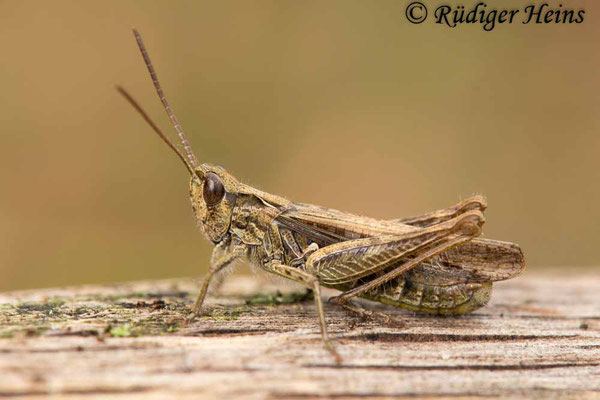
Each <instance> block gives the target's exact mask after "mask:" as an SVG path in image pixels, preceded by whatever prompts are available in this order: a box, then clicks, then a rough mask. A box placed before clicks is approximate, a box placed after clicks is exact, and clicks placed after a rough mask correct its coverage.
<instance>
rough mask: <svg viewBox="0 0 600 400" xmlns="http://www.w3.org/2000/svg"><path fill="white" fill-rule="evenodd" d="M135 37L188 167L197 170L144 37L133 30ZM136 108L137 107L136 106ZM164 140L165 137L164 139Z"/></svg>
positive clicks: (196, 163)
mask: <svg viewBox="0 0 600 400" xmlns="http://www.w3.org/2000/svg"><path fill="white" fill-rule="evenodd" d="M133 35H134V36H135V40H136V41H137V45H138V47H139V48H140V52H141V53H142V57H144V62H145V63H146V68H148V72H150V77H151V78H152V83H153V84H154V88H155V89H156V93H157V94H158V97H159V98H160V101H161V102H162V104H163V107H164V108H165V111H166V112H167V115H168V116H169V119H170V120H171V123H173V127H174V128H175V130H176V131H177V135H178V136H179V140H181V144H183V148H184V149H185V152H186V153H187V158H188V161H189V165H188V163H186V165H188V167H189V166H190V165H191V166H192V167H193V168H196V167H197V166H198V160H197V159H196V156H195V155H194V152H193V151H192V148H191V146H190V143H189V142H188V140H187V138H186V136H185V134H184V133H183V130H182V129H181V126H180V125H179V121H177V117H175V114H174V113H173V110H171V106H170V105H169V102H168V101H167V98H166V97H165V94H164V93H163V90H162V88H161V86H160V83H159V82H158V78H157V76H156V71H155V70H154V67H153V66H152V62H151V61H150V56H149V55H148V52H147V51H146V46H144V42H143V41H142V37H141V36H140V33H139V32H138V31H137V29H135V28H133ZM121 94H123V95H125V94H124V93H123V92H121ZM125 97H128V96H125ZM130 102H131V101H130ZM132 104H135V102H133V103H132ZM134 107H136V106H135V105H134ZM138 107H139V106H137V107H136V109H138ZM138 111H140V109H138ZM144 114H145V113H142V116H144ZM146 121H148V119H146ZM162 136H163V135H161V137H162ZM163 139H164V137H163ZM170 146H171V147H172V146H173V145H172V144H171V145H170Z"/></svg>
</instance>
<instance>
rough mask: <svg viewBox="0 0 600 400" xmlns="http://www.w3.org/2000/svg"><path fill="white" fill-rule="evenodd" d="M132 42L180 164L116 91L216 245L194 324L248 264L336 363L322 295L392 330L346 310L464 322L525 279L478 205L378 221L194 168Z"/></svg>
mask: <svg viewBox="0 0 600 400" xmlns="http://www.w3.org/2000/svg"><path fill="white" fill-rule="evenodd" d="M133 33H134V35H135V38H136V41H137V44H138V47H139V49H140V51H141V53H142V56H143V58H144V61H145V63H146V67H147V68H148V71H149V72H150V76H151V78H152V81H153V83H154V86H155V88H156V91H157V93H158V96H159V98H160V100H161V102H162V104H163V106H164V108H165V110H166V112H167V114H168V116H169V118H170V119H171V122H172V123H173V126H174V128H175V130H176V131H177V134H178V136H179V139H180V141H181V144H182V145H183V148H184V150H185V155H184V154H183V153H182V152H181V151H179V150H178V149H177V148H176V147H175V145H173V144H172V143H171V142H170V141H169V139H168V138H167V137H166V135H165V134H164V133H163V132H162V131H161V130H160V129H159V128H158V127H157V125H156V124H155V123H154V122H153V121H152V120H151V119H150V117H149V116H148V115H147V114H146V112H145V111H144V110H143V109H142V108H141V107H140V106H139V104H138V103H137V102H136V101H135V100H134V99H133V98H132V97H131V96H130V95H129V94H128V93H127V92H126V91H125V90H124V89H123V88H120V87H118V88H117V89H118V90H119V92H120V93H121V94H122V95H123V96H124V97H125V98H126V99H127V100H128V101H129V103H131V104H132V105H133V107H134V108H135V109H136V110H137V111H138V112H139V113H140V114H141V116H142V117H143V118H144V119H145V120H146V121H147V122H148V123H149V124H150V126H151V127H152V128H153V129H154V131H156V133H158V135H159V136H160V137H161V138H162V139H163V140H164V141H165V143H166V144H167V145H168V146H169V147H170V148H171V149H172V150H173V151H174V152H175V153H176V154H177V155H178V156H179V158H180V159H181V160H182V161H183V164H184V165H185V167H186V168H187V169H188V171H189V173H190V176H191V179H190V195H191V201H192V207H193V209H194V213H195V215H196V218H197V220H198V222H199V226H200V228H201V230H202V231H203V232H204V234H205V235H206V237H207V238H208V239H209V240H210V241H211V242H213V244H214V245H215V248H214V251H213V254H212V257H211V266H210V269H209V272H208V274H207V275H206V276H205V277H204V279H203V281H202V286H201V289H200V294H199V295H198V298H197V300H196V303H195V304H194V307H193V313H192V319H193V318H194V317H195V316H197V315H198V314H199V313H200V310H201V307H202V303H203V301H204V298H205V296H206V293H207V291H208V287H209V284H210V282H211V279H212V278H213V277H214V276H215V275H216V274H218V273H219V271H221V270H223V269H224V268H225V267H226V266H228V265H229V264H231V263H232V262H233V261H235V260H237V259H241V258H246V259H248V260H249V261H250V262H251V263H252V264H253V265H255V266H258V267H260V268H262V269H264V270H266V271H268V272H271V273H274V274H277V275H280V276H282V277H285V278H288V279H291V280H294V281H296V282H299V283H301V284H303V285H305V286H307V287H308V288H309V289H311V290H312V291H313V292H314V299H315V305H316V308H317V312H318V316H319V325H320V328H321V335H322V339H323V343H324V344H325V346H326V348H327V349H329V350H330V351H331V352H332V353H333V354H334V355H335V356H336V358H338V356H337V353H336V352H335V350H334V347H333V346H332V344H331V342H330V339H329V337H328V335H327V326H326V324H325V314H324V312H323V304H322V302H321V296H320V286H324V287H327V288H332V289H337V290H340V291H342V293H341V294H339V295H338V296H335V297H332V298H330V299H329V301H331V302H333V303H335V304H338V305H340V306H342V307H344V308H345V309H347V310H350V311H353V312H356V313H359V314H360V315H363V316H378V317H382V318H384V319H386V320H387V321H388V322H389V321H390V320H389V319H388V318H389V317H387V316H385V315H383V314H376V313H374V312H372V311H368V310H366V309H364V308H361V307H359V306H357V305H354V304H351V303H350V301H351V300H352V299H354V298H355V297H362V298H365V299H368V300H372V301H377V302H381V303H385V304H390V305H394V306H399V307H403V308H406V309H409V310H412V311H417V312H425V313H431V314H466V313H469V312H471V311H473V310H476V309H478V308H480V307H482V306H484V305H485V304H487V302H488V301H489V299H490V296H491V291H492V282H494V281H500V280H504V279H509V278H512V277H514V276H516V275H519V274H520V273H521V272H522V271H523V268H524V258H523V253H522V252H521V249H520V248H519V246H518V245H516V244H514V243H508V242H501V241H497V240H489V239H479V238H477V237H478V236H479V235H480V234H481V229H482V225H483V223H484V217H483V211H484V210H485V208H486V206H487V204H486V201H485V199H484V198H483V197H482V196H473V197H470V198H467V199H465V200H463V201H461V202H460V203H458V204H456V205H454V206H452V207H449V208H446V209H443V210H438V211H434V212H431V213H427V214H423V215H418V216H414V217H408V218H400V219H394V220H377V219H373V218H368V217H363V216H358V215H354V214H350V213H346V212H342V211H337V210H333V209H329V208H324V207H319V206H314V205H310V204H301V203H293V202H291V201H289V200H287V199H285V198H283V197H279V196H276V195H273V194H270V193H266V192H263V191H261V190H258V189H256V188H253V187H252V186H248V185H246V184H244V183H241V182H240V181H238V180H237V179H236V178H234V177H233V176H232V175H231V174H230V173H228V172H227V171H225V169H223V168H221V167H218V166H214V165H210V164H200V163H198V161H197V158H196V156H195V155H194V153H193V152H192V149H191V147H190V145H189V142H188V140H187V139H186V137H185V135H184V133H183V131H182V129H181V127H180V125H179V122H178V121H177V118H176V117H175V115H174V113H173V111H172V110H171V108H170V106H169V103H168V102H167V100H166V98H165V96H164V94H163V91H162V88H161V86H160V84H159V82H158V79H157V76H156V72H155V71H154V68H153V66H152V63H151V62H150V58H149V56H148V53H147V52H146V48H145V46H144V44H143V42H142V38H141V36H140V34H139V33H138V32H137V31H136V30H135V29H134V31H133Z"/></svg>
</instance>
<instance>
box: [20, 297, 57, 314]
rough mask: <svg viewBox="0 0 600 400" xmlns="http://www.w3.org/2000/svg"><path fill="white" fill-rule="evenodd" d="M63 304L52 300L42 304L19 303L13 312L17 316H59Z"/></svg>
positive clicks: (55, 299)
mask: <svg viewBox="0 0 600 400" xmlns="http://www.w3.org/2000/svg"><path fill="white" fill-rule="evenodd" d="M64 304H65V302H64V300H61V299H58V298H54V299H50V300H48V301H46V302H43V303H20V304H17V305H16V306H15V310H16V311H17V313H18V314H19V315H28V314H32V313H42V314H45V315H48V316H56V315H59V314H61V308H62V307H63V305H64Z"/></svg>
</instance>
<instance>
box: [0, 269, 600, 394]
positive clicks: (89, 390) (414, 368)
mask: <svg viewBox="0 0 600 400" xmlns="http://www.w3.org/2000/svg"><path fill="white" fill-rule="evenodd" d="M278 287H279V288H280V287H281V286H280V285H279V284H278V283H277V284H274V283H266V282H264V281H261V280H260V279H258V278H257V277H244V276H239V277H231V278H230V279H229V280H228V281H226V283H225V285H224V286H223V287H222V288H221V290H220V292H219V294H218V295H209V297H208V302H207V305H208V307H209V309H208V313H207V315H205V316H203V317H202V318H200V319H199V320H198V321H196V322H194V323H193V324H190V325H187V326H186V325H185V324H184V323H183V319H184V317H185V315H186V312H187V307H188V306H189V305H190V303H192V301H193V297H194V295H195V292H196V286H195V284H194V283H193V282H192V281H191V280H172V281H157V282H138V283H129V284H120V285H111V286H82V287H74V288H65V289H44V290H33V291H23V292H12V293H4V294H0V337H1V339H0V397H19V398H39V397H48V398H55V399H62V398H74V397H78V398H92V397H94V398H144V399H146V398H150V399H153V398H160V399H163V398H170V397H171V398H172V397H175V398H183V399H186V398H220V399H227V398H235V399H280V398H294V399H304V398H306V399H308V398H327V399H328V398H335V399H355V398H376V399H385V398H397V397H403V396H416V397H418V398H428V399H429V398H431V399H439V398H490V397H502V398H507V397H510V398H536V397H545V398H546V397H560V398H563V397H573V398H600V275H599V274H591V273H590V272H587V273H586V274H585V275H581V274H568V273H561V274H557V273H552V274H543V275H541V274H529V273H526V274H525V275H524V276H522V277H520V278H518V279H515V280H512V281H508V282H502V283H499V284H497V285H495V293H494V295H493V296H492V301H491V303H490V304H489V305H488V306H487V307H484V308H483V309H481V310H478V311H477V312H475V313H474V314H471V315H467V316H462V317H434V316H429V315H415V314H413V313H410V312H407V311H405V310H401V309H395V308H393V307H386V306H382V305H377V304H373V303H368V302H365V303H364V305H365V306H366V307H369V308H371V309H376V310H378V311H386V312H391V313H393V315H394V316H395V317H396V318H397V319H398V320H399V321H400V322H401V323H402V327H393V328H392V327H386V326H381V325H380V323H378V322H376V321H368V320H362V319H358V318H357V317H355V316H353V315H350V314H348V313H347V312H346V311H344V310H341V309H339V308H337V307H335V306H334V305H331V304H327V305H326V313H327V320H328V324H329V327H330V332H331V333H332V334H333V336H334V338H335V341H336V344H337V346H338V350H339V352H340V353H341V355H342V357H343V359H344V361H343V364H342V365H335V364H334V363H333V360H332V358H331V356H330V354H329V353H328V352H327V351H325V350H324V349H323V348H322V346H321V342H320V335H319V332H318V326H317V321H316V313H315V310H314V306H313V302H312V301H304V302H292V303H287V302H288V301H290V300H291V298H289V296H288V297H286V293H288V292H289V291H290V289H289V288H288V289H286V291H284V295H281V296H272V295H273V294H274V293H275V291H276V290H277V288H278ZM291 290H292V291H294V290H296V291H298V290H301V289H293V288H292V289H291ZM333 293H334V292H326V293H325V294H326V295H331V294H333ZM248 300H250V303H251V304H247V301H248ZM275 303H283V304H275Z"/></svg>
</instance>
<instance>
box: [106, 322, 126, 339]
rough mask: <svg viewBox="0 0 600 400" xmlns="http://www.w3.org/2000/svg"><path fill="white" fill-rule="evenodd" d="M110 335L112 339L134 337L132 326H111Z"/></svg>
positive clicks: (109, 328) (108, 329)
mask: <svg viewBox="0 0 600 400" xmlns="http://www.w3.org/2000/svg"><path fill="white" fill-rule="evenodd" d="M107 331H108V334H109V335H110V336H112V337H128V336H132V332H131V325H129V324H123V325H117V326H109V327H108V328H107Z"/></svg>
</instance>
